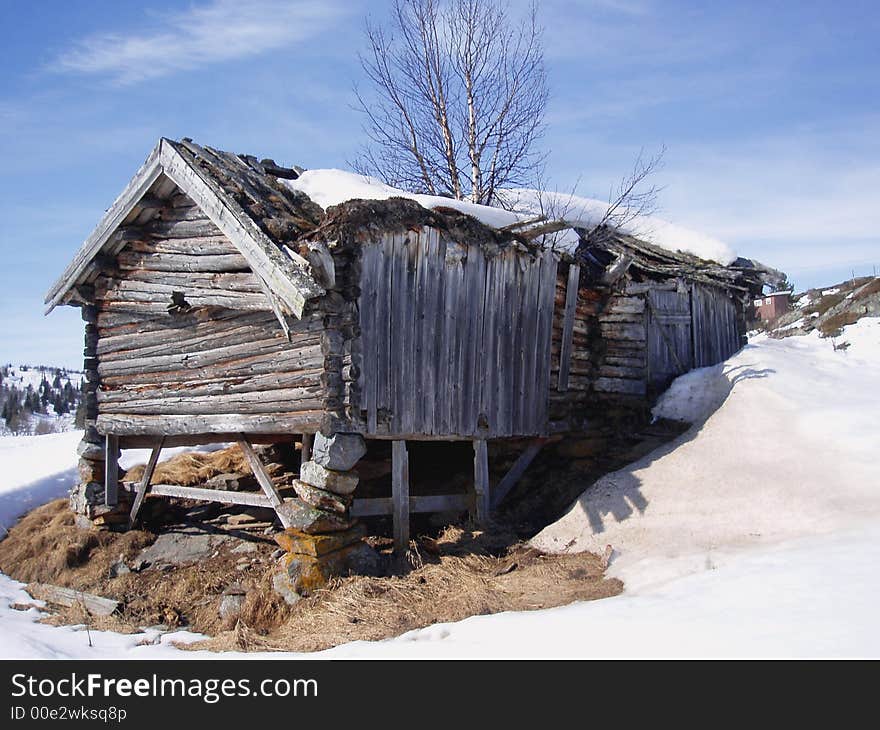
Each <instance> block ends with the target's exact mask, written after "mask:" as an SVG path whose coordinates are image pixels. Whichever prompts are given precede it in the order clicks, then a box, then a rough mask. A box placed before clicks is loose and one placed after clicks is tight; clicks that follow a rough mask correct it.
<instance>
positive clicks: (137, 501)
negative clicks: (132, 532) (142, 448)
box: [128, 437, 165, 529]
mask: <svg viewBox="0 0 880 730" xmlns="http://www.w3.org/2000/svg"><path fill="white" fill-rule="evenodd" d="M164 443H165V438H164V437H162V438H161V439H160V440H159V443H158V444H156V446H154V447H153V451H152V452H151V453H150V459H149V461H148V462H147V466H146V467H145V468H144V474H143V476H142V477H141V483H140V484H138V488H137V493H136V494H135V495H134V504H133V505H132V506H131V513H130V514H129V516H128V527H129V529H130V528H132V527H134V526H135V524H137V517H138V512H140V510H141V505H142V504H143V503H144V497H146V496H147V492H148V491H149V490H150V480H151V479H152V478H153V472H154V471H155V470H156V464H158V463H159V454H161V453H162V445H163V444H164Z"/></svg>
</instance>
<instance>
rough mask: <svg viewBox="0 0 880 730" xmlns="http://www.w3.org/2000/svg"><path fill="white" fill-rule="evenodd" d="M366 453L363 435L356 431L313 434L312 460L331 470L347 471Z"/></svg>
mask: <svg viewBox="0 0 880 730" xmlns="http://www.w3.org/2000/svg"><path fill="white" fill-rule="evenodd" d="M366 453H367V444H366V442H365V441H364V439H363V436H361V435H360V434H357V433H337V434H334V435H333V436H325V435H324V434H322V433H321V432H320V431H319V432H318V433H316V434H315V441H314V443H313V444H312V461H315V462H317V463H318V464H320V465H321V466H323V467H326V468H327V469H332V470H333V471H349V470H351V469H352V468H354V465H355V464H357V463H358V461H359V460H360V459H361V457H363V456H364V454H366Z"/></svg>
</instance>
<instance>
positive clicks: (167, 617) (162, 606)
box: [0, 500, 622, 651]
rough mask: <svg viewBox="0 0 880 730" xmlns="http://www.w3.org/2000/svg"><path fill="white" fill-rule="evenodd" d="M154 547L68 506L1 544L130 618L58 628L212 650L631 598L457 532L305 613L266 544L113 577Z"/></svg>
mask: <svg viewBox="0 0 880 730" xmlns="http://www.w3.org/2000/svg"><path fill="white" fill-rule="evenodd" d="M154 539H155V536H154V535H152V534H151V533H148V532H142V531H132V532H125V533H113V532H101V531H97V530H80V529H78V528H77V527H75V525H74V524H73V516H72V515H71V514H70V512H69V511H68V508H67V503H66V501H65V500H56V501H55V502H51V503H49V504H47V505H43V506H42V507H38V508H37V509H35V510H34V511H32V512H31V513H30V514H28V515H27V516H25V517H24V518H23V519H22V520H21V521H20V522H19V523H18V524H17V525H16V526H15V527H13V528H12V529H11V530H10V533H9V536H8V537H7V538H6V539H5V540H3V541H0V570H2V571H3V572H5V573H7V574H8V575H10V576H12V577H13V578H15V579H16V580H21V581H23V582H37V581H38V582H44V583H51V584H54V585H61V586H65V587H68V588H74V589H77V590H82V591H85V592H88V593H95V594H97V595H101V596H106V597H108V598H113V599H116V600H118V601H120V602H121V603H122V606H123V607H122V610H121V613H120V614H118V615H115V616H111V617H107V618H100V619H98V618H95V617H90V616H87V615H85V614H84V613H83V611H82V609H81V608H79V607H72V608H67V609H62V610H59V611H58V612H57V613H54V614H51V615H50V616H49V617H48V618H47V619H46V621H47V622H49V623H53V624H58V625H61V624H78V623H87V624H88V625H90V626H91V627H93V628H96V629H105V630H113V631H120V632H134V631H137V630H139V628H140V627H143V626H149V625H153V624H165V625H167V626H170V627H175V626H183V625H186V626H189V627H190V628H191V629H192V630H194V631H198V632H202V633H205V634H207V635H209V636H213V638H211V639H208V640H206V641H204V642H200V643H199V644H196V645H194V646H193V648H204V649H211V650H228V649H237V650H243V651H250V650H259V651H272V650H286V651H315V650H320V649H325V648H329V647H332V646H336V645H337V644H340V643H343V642H346V641H354V640H380V639H385V638H389V637H392V636H397V635H399V634H401V633H403V632H405V631H409V630H410V629H415V628H420V627H424V626H429V625H431V624H434V623H438V622H447V621H457V620H460V619H463V618H466V617H468V616H473V615H477V614H490V613H497V612H500V611H523V610H533V609H539V608H549V607H552V606H559V605H563V604H567V603H571V602H572V601H583V600H592V599H596V598H605V597H607V596H613V595H616V594H617V593H619V592H620V591H621V590H622V584H621V583H620V581H618V580H616V579H608V578H605V577H604V575H603V573H604V569H605V565H604V563H603V562H602V559H601V558H599V557H597V556H595V555H592V554H590V553H580V554H574V555H544V554H541V553H539V552H537V551H535V550H533V549H531V548H528V547H526V546H524V545H522V544H517V545H515V546H514V547H513V548H510V549H505V548H503V547H501V546H503V545H507V544H510V535H507V534H504V533H502V532H494V533H492V534H483V533H479V532H470V531H467V530H462V529H460V528H457V527H450V528H447V530H446V531H445V532H444V533H443V534H441V535H440V536H439V537H437V538H435V539H431V538H421V539H419V540H418V541H414V542H413V543H412V550H411V552H410V555H409V559H410V564H409V566H407V567H406V569H405V570H400V571H399V572H398V574H397V575H392V576H389V577H384V578H368V577H363V576H355V577H351V578H345V579H338V580H335V581H333V582H332V583H331V584H330V585H329V586H328V587H327V588H326V589H324V590H321V591H318V592H316V593H315V594H314V595H312V596H310V597H309V598H305V599H303V600H301V601H300V602H299V603H297V604H296V605H295V606H289V605H288V604H287V603H285V602H284V601H283V599H281V598H280V597H279V596H278V595H277V594H276V593H275V592H274V591H273V590H272V586H271V581H272V575H273V573H274V571H275V570H277V567H276V565H275V563H274V562H273V561H272V559H271V553H272V551H273V550H274V549H275V547H276V546H275V544H274V543H273V542H270V541H262V540H261V541H258V542H255V543H254V544H255V545H256V548H257V549H256V550H255V551H254V552H250V553H244V554H242V553H233V552H232V550H233V548H234V547H236V545H239V544H241V543H240V542H238V541H237V540H236V541H230V542H229V543H227V544H224V545H223V546H222V547H221V548H220V549H219V550H218V552H217V554H216V555H214V556H212V557H211V558H209V559H207V560H202V561H200V562H197V563H193V564H190V565H184V566H177V567H174V568H171V569H168V570H159V569H147V570H144V571H141V572H139V573H128V574H125V575H121V576H118V577H116V578H110V577H109V568H110V566H111V565H112V564H113V563H115V562H117V561H118V560H119V559H120V558H122V559H124V560H127V561H131V560H132V559H133V558H135V557H136V556H137V554H138V553H139V552H140V550H141V549H142V548H143V547H145V546H146V545H148V544H150V543H151V542H152V541H153V540H154ZM379 542H381V541H379ZM386 542H388V541H386ZM380 547H381V546H380ZM243 557H246V558H247V561H246V565H244V566H242V559H243ZM412 566H415V567H412ZM233 583H236V584H238V585H240V586H241V587H242V588H243V589H244V590H245V591H246V595H247V597H246V600H245V604H244V607H243V610H242V613H241V616H240V619H239V620H238V621H237V622H230V621H224V620H222V619H221V618H220V617H219V613H218V609H219V606H220V601H221V599H222V594H223V591H224V589H226V588H227V587H228V586H229V585H230V584H233Z"/></svg>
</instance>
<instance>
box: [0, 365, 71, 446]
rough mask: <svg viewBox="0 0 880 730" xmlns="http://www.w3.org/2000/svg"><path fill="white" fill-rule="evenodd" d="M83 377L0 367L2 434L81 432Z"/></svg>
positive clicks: (51, 370) (54, 370) (58, 370)
mask: <svg viewBox="0 0 880 730" xmlns="http://www.w3.org/2000/svg"><path fill="white" fill-rule="evenodd" d="M84 417H85V414H84V412H83V406H82V379H81V373H76V372H71V371H68V370H65V369H64V368H53V367H46V366H42V365H40V366H32V365H20V366H17V367H14V366H12V365H2V366H0V431H2V432H5V433H7V434H13V435H21V434H37V435H39V434H46V433H55V432H56V431H66V430H68V429H71V428H81V427H82V425H83V419H84Z"/></svg>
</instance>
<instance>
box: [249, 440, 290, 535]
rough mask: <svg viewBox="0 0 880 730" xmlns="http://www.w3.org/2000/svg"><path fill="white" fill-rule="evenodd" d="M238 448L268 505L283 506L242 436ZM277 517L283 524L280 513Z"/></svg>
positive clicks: (286, 525)
mask: <svg viewBox="0 0 880 730" xmlns="http://www.w3.org/2000/svg"><path fill="white" fill-rule="evenodd" d="M238 448H240V449H241V452H242V453H243V454H244V458H245V461H247V463H248V466H249V467H250V468H251V471H252V472H253V473H254V476H255V477H256V478H257V483H258V484H259V485H260V488H261V489H262V490H263V492H264V493H265V495H266V498H267V499H268V500H269V503H270V504H271V505H272V507H275V508H277V507H280V506H281V505H282V504H283V500H282V499H281V495H280V494H278V490H277V489H275V484H274V483H273V482H272V477H270V476H269V475H268V474H267V473H266V468H265V467H264V466H263V462H262V461H260V457H259V456H257V455H256V453H255V452H254V449H253V447H252V446H251V445H250V442H249V441H248V440H247V438H246V437H245V435H244V434H239V437H238ZM278 517H279V518H281V521H282V523H283V522H284V518H283V517H282V515H281V513H279V514H278ZM284 526H285V527H290V525H288V524H285V525H284Z"/></svg>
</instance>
